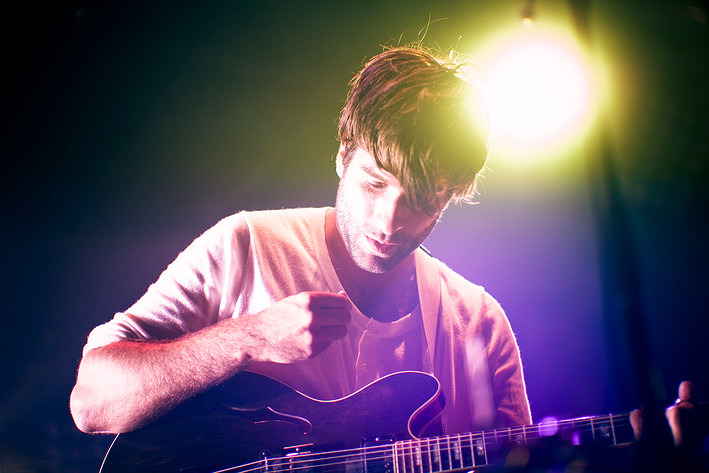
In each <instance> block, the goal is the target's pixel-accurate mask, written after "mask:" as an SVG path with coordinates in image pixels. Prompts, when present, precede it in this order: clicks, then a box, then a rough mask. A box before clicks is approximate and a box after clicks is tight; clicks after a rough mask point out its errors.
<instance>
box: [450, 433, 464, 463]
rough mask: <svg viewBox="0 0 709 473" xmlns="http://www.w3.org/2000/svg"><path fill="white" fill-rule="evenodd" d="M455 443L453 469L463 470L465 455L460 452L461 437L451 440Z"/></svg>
mask: <svg viewBox="0 0 709 473" xmlns="http://www.w3.org/2000/svg"><path fill="white" fill-rule="evenodd" d="M451 441H452V442H453V448H452V450H453V455H452V457H453V458H452V459H451V467H452V468H463V454H462V452H461V451H460V435H456V436H455V437H453V438H452V439H451Z"/></svg>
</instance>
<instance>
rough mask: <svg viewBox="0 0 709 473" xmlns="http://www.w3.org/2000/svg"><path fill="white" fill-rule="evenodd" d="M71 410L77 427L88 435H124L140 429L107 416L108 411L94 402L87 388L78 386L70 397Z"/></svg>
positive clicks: (135, 425)
mask: <svg viewBox="0 0 709 473" xmlns="http://www.w3.org/2000/svg"><path fill="white" fill-rule="evenodd" d="M69 410H70V411H71V417H72V418H73V419H74V424H75V425H76V427H77V428H78V429H79V430H80V431H82V432H84V433H87V434H122V433H125V432H130V431H131V430H135V429H136V428H138V427H139V425H137V424H131V423H130V422H128V423H126V422H124V421H121V420H120V419H112V418H110V417H109V416H106V415H105V412H107V409H106V408H104V407H101V406H100V405H99V404H98V403H97V402H95V401H92V399H91V397H90V396H89V395H87V393H86V390H85V388H82V387H81V386H79V385H77V386H75V387H74V389H73V390H72V392H71V396H70V397H69Z"/></svg>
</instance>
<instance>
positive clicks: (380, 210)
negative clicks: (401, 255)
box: [374, 189, 411, 236]
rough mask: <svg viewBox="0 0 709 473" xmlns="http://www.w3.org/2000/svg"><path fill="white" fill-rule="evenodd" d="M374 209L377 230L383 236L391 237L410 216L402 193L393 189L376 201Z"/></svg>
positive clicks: (409, 209)
mask: <svg viewBox="0 0 709 473" xmlns="http://www.w3.org/2000/svg"><path fill="white" fill-rule="evenodd" d="M375 209H376V210H375V215H374V218H375V222H376V224H377V228H378V229H379V231H380V232H381V233H382V234H383V235H385V236H392V235H394V234H395V233H396V232H398V231H399V230H401V229H402V228H403V227H404V226H405V224H406V220H407V218H408V216H409V215H410V214H411V208H410V207H409V204H408V203H407V202H406V196H404V193H403V192H400V191H394V190H393V189H392V190H391V192H387V193H386V195H383V196H381V198H380V199H378V201H377V205H376V207H375Z"/></svg>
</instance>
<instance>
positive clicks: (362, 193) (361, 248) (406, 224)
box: [335, 148, 447, 273]
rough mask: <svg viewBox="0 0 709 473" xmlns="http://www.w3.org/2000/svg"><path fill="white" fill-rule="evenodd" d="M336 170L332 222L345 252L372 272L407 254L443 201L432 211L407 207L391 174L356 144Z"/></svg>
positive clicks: (387, 267)
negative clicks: (338, 176)
mask: <svg viewBox="0 0 709 473" xmlns="http://www.w3.org/2000/svg"><path fill="white" fill-rule="evenodd" d="M343 155H344V152H343V150H341V151H340V154H339V156H338V168H339V171H340V174H341V178H340V184H339V187H338V189H337V200H336V203H335V210H336V217H337V228H338V230H339V232H340V235H341V236H342V239H343V241H344V243H345V247H346V248H347V251H348V252H349V255H350V257H351V258H352V260H353V261H354V262H355V264H356V265H357V266H359V267H360V268H361V269H363V270H365V271H369V272H371V273H383V272H386V271H388V270H390V269H392V268H393V267H394V266H396V265H397V264H399V263H400V262H401V261H403V260H404V258H406V257H407V256H408V255H410V254H411V253H412V252H413V251H414V250H415V249H416V248H417V247H418V246H419V245H420V244H421V243H423V241H424V240H425V239H426V237H427V236H428V235H429V234H430V233H431V231H432V230H433V228H434V227H435V226H436V222H437V221H438V217H439V216H440V214H441V212H442V210H443V208H445V205H446V204H447V201H444V200H443V199H441V203H440V205H437V206H436V207H437V208H438V209H439V210H438V211H437V212H436V213H435V214H434V215H431V214H428V213H425V212H423V211H420V210H416V209H412V208H411V207H409V205H408V204H407V202H406V196H405V195H404V190H403V188H402V187H401V184H400V183H399V181H398V180H397V179H396V177H394V176H393V175H392V174H390V173H388V172H387V171H384V170H382V169H379V168H378V167H377V165H376V163H375V161H374V158H372V156H371V155H370V154H369V153H368V152H367V151H365V150H363V149H362V148H357V150H356V151H355V152H354V154H353V156H352V158H351V159H350V161H349V163H348V164H347V166H346V167H344V166H343V165H342V159H343Z"/></svg>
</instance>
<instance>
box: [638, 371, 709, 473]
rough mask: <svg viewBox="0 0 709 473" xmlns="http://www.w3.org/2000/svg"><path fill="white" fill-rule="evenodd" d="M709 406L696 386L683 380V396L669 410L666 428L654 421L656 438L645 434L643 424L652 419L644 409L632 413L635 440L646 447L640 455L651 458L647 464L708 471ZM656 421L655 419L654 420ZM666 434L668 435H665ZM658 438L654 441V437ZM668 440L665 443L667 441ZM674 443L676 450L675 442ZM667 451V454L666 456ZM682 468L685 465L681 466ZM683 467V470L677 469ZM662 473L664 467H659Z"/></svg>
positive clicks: (681, 392) (680, 395)
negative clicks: (699, 397) (698, 395)
mask: <svg viewBox="0 0 709 473" xmlns="http://www.w3.org/2000/svg"><path fill="white" fill-rule="evenodd" d="M707 407H708V405H701V404H699V403H698V402H697V400H696V396H695V391H694V385H693V384H692V383H691V382H689V381H683V382H682V383H680V385H679V397H678V398H677V401H676V402H675V404H673V405H672V406H670V407H668V408H667V410H666V411H665V420H666V421H667V422H666V425H665V426H664V429H663V428H662V426H660V425H659V422H654V423H653V426H654V428H653V429H646V430H652V431H653V432H654V434H655V435H654V436H653V435H650V436H649V437H651V438H650V439H648V438H647V437H648V435H647V434H648V432H645V434H644V435H643V424H644V423H647V421H648V420H649V419H647V418H646V417H648V416H647V415H646V414H648V415H650V416H651V413H649V412H647V413H645V412H643V410H642V409H636V410H634V411H633V412H631V413H630V422H631V424H632V426H633V430H634V432H635V437H636V438H637V439H638V440H640V444H644V448H639V449H638V452H641V454H642V455H644V456H646V457H647V458H645V459H644V461H645V462H647V463H653V462H654V463H655V466H657V464H661V465H665V466H667V467H668V468H669V470H668V471H692V472H693V471H706V470H705V469H706V468H707V467H708V466H709V464H707V463H706V462H707V461H708V460H709V458H707V456H706V455H707V452H702V451H701V450H702V448H701V447H702V445H703V444H704V442H706V441H707V439H709V410H708V409H707ZM650 418H651V419H655V417H652V416H651V417H650ZM665 431H666V434H665V433H664V432H665ZM652 437H654V438H652ZM663 439H664V440H663ZM673 441H674V447H675V448H672V443H673ZM663 452H664V453H663ZM679 465H682V466H681V467H680V466H679ZM677 468H679V469H677ZM657 470H658V471H660V470H661V468H657Z"/></svg>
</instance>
